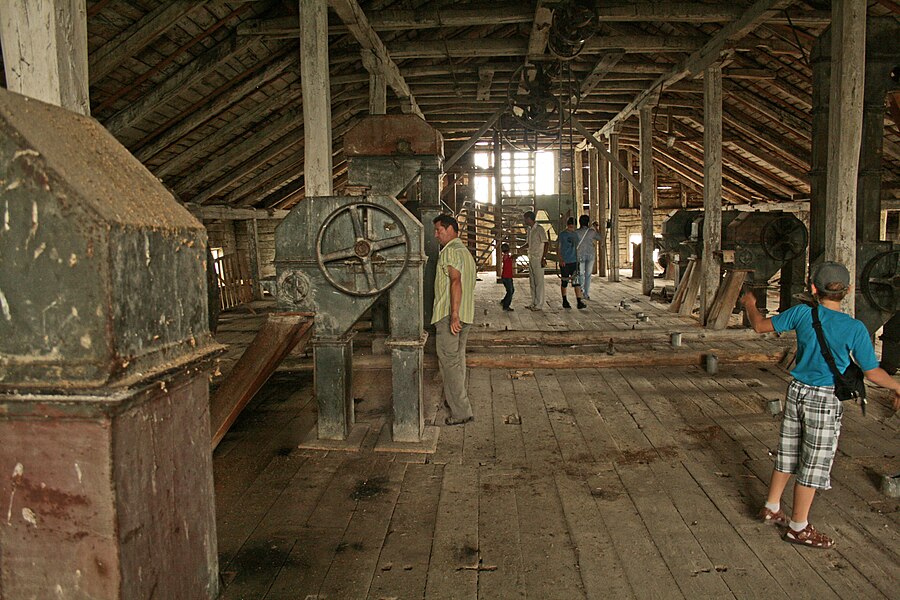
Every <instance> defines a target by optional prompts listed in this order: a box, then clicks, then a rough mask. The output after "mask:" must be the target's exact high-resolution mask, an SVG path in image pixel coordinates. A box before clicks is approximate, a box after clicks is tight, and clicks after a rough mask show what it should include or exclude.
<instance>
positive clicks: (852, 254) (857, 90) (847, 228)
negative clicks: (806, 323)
mask: <svg viewBox="0 0 900 600" xmlns="http://www.w3.org/2000/svg"><path fill="white" fill-rule="evenodd" d="M831 10H832V23H831V96H830V102H829V111H828V140H829V148H828V175H827V186H826V192H825V260H833V261H837V262H840V263H842V264H844V265H845V266H846V267H847V269H849V270H850V281H851V282H854V281H856V179H857V174H858V170H859V148H860V144H861V143H862V129H863V94H862V90H863V79H864V75H865V70H866V65H865V51H866V3H865V2H861V1H859V0H857V1H856V2H846V1H844V0H833V1H832V8H831ZM841 304H842V305H843V307H844V309H845V310H846V311H848V312H849V313H850V314H851V315H852V314H854V311H855V303H854V298H853V294H847V296H846V297H845V298H844V301H843V302H842V303H841Z"/></svg>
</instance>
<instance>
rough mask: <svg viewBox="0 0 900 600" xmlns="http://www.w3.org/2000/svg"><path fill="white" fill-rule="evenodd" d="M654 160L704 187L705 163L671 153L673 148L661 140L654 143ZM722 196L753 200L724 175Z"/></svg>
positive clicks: (744, 200)
mask: <svg viewBox="0 0 900 600" xmlns="http://www.w3.org/2000/svg"><path fill="white" fill-rule="evenodd" d="M653 160H655V161H658V162H659V163H660V164H662V165H663V166H665V167H666V168H668V169H669V170H670V171H672V172H673V173H676V174H677V175H679V176H681V177H683V178H684V179H685V180H686V181H688V182H690V183H691V184H693V187H694V188H695V189H697V190H702V189H703V165H699V166H698V165H697V164H696V163H694V162H693V161H690V160H687V161H686V160H685V159H684V158H683V157H679V158H676V157H675V156H674V155H673V154H671V149H669V148H668V147H667V146H666V145H665V144H661V143H659V142H654V144H653ZM722 196H723V197H725V198H726V199H727V200H730V201H732V202H750V201H751V200H752V196H751V195H750V194H748V193H747V192H746V191H744V190H742V189H740V188H737V189H735V187H734V186H733V185H732V183H731V182H730V181H726V180H725V178H724V177H723V178H722Z"/></svg>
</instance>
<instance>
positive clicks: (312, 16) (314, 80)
mask: <svg viewBox="0 0 900 600" xmlns="http://www.w3.org/2000/svg"><path fill="white" fill-rule="evenodd" d="M298 4H299V5H300V46H301V49H300V75H301V84H302V89H303V134H304V136H305V138H306V139H305V140H304V144H303V152H304V154H303V157H304V162H303V177H304V182H305V187H306V197H307V198H309V197H312V196H331V195H332V193H333V191H334V188H333V183H332V177H331V171H332V162H331V87H330V85H329V75H328V2H327V0H301V1H300V2H299V3H298Z"/></svg>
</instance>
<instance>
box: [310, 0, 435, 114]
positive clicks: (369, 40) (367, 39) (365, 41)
mask: <svg viewBox="0 0 900 600" xmlns="http://www.w3.org/2000/svg"><path fill="white" fill-rule="evenodd" d="M328 3H329V4H330V5H331V8H333V9H334V12H336V13H337V14H338V16H339V17H340V18H341V20H342V21H343V22H344V24H345V25H346V26H347V28H348V29H349V30H350V33H351V34H352V35H353V37H354V38H356V41H357V42H359V45H360V46H362V47H363V48H364V49H366V50H370V51H371V52H372V54H373V58H375V59H376V60H377V61H378V63H379V66H378V68H379V71H380V74H381V75H383V76H384V79H385V81H386V82H387V84H388V86H390V88H391V89H392V90H394V93H395V94H397V97H398V98H400V101H401V102H400V104H401V108H402V110H403V112H404V113H412V114H414V115H418V116H420V117H422V118H423V119H424V118H425V115H423V114H422V110H421V109H420V108H419V106H418V105H417V104H416V99H415V97H414V96H413V93H412V90H410V89H409V85H408V84H407V83H406V80H405V79H404V78H403V75H402V74H401V73H400V69H398V68H397V63H395V62H394V61H393V59H392V58H391V56H390V54H388V50H387V48H385V46H384V43H383V42H382V41H381V38H380V37H378V34H377V33H375V30H374V29H372V27H371V25H369V20H368V19H367V18H366V14H365V13H364V12H363V9H362V8H360V6H359V4H358V3H357V2H356V0H329V2H328ZM364 62H365V61H364Z"/></svg>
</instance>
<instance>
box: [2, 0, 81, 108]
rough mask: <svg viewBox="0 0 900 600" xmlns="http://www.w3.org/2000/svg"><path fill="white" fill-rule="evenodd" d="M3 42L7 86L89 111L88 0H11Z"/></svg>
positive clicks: (6, 10)
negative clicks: (86, 2) (42, 0)
mask: <svg viewBox="0 0 900 600" xmlns="http://www.w3.org/2000/svg"><path fill="white" fill-rule="evenodd" d="M0 43H2V46H3V65H4V69H5V70H6V87H7V89H9V90H10V91H13V92H17V93H19V94H23V95H25V96H29V97H31V98H37V99H38V100H41V101H43V102H47V103H49V104H55V105H56V106H62V107H63V108H66V109H68V110H71V111H73V112H77V113H79V114H82V115H90V114H91V104H90V100H89V96H88V46H87V10H86V6H85V1H84V0H45V1H44V2H34V1H33V0H7V1H6V2H4V3H3V12H2V13H0Z"/></svg>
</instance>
